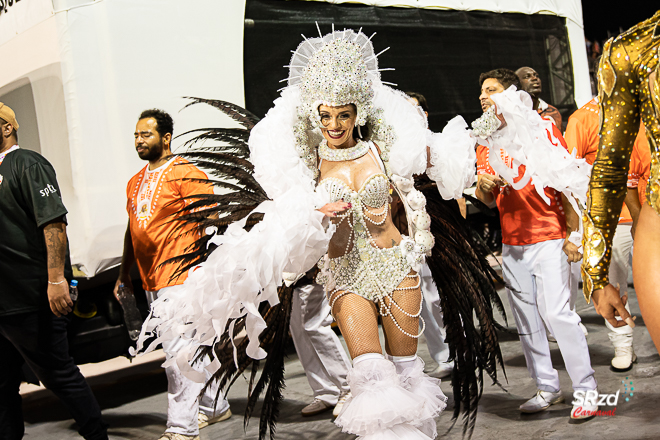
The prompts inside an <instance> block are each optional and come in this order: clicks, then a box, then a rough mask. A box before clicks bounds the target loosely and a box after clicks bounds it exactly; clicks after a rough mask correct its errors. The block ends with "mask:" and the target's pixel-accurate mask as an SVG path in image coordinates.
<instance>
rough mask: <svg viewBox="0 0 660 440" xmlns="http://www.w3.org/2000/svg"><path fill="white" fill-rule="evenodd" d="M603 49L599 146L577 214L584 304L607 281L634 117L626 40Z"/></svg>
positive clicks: (634, 89) (634, 83)
mask: <svg viewBox="0 0 660 440" xmlns="http://www.w3.org/2000/svg"><path fill="white" fill-rule="evenodd" d="M603 49H604V50H603V57H602V58H601V62H600V68H599V70H598V82H599V101H600V103H599V104H600V118H601V129H600V144H599V147H598V156H597V158H596V161H595V162H594V164H593V171H592V174H591V181H590V183H589V197H588V201H587V208H586V211H585V212H584V213H583V215H582V221H583V224H584V236H583V247H584V259H583V261H582V280H583V292H584V296H585V299H586V300H587V302H589V301H590V300H591V294H592V292H593V291H594V290H596V289H602V288H604V287H605V286H606V285H607V284H608V276H607V274H608V271H609V266H610V258H611V254H612V238H613V237H614V231H615V230H616V226H617V224H618V221H619V213H620V212H621V206H622V204H623V200H624V198H625V196H626V191H627V185H626V183H627V176H628V166H629V164H630V154H631V152H632V147H633V143H634V142H635V137H636V136H637V131H638V130H639V118H640V113H639V109H638V104H639V91H638V78H637V76H636V73H635V68H634V62H633V61H632V59H631V57H630V55H629V53H628V51H627V50H626V40H624V39H621V37H619V38H617V39H616V40H614V41H612V40H609V41H608V42H607V43H605V45H604V48H603Z"/></svg>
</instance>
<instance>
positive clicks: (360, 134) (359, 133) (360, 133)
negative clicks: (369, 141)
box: [358, 125, 362, 139]
mask: <svg viewBox="0 0 660 440" xmlns="http://www.w3.org/2000/svg"><path fill="white" fill-rule="evenodd" d="M360 127H362V126H361V125H358V136H360V139H362V132H361V131H360Z"/></svg>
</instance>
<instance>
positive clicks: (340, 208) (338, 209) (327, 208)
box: [319, 200, 352, 218]
mask: <svg viewBox="0 0 660 440" xmlns="http://www.w3.org/2000/svg"><path fill="white" fill-rule="evenodd" d="M351 206H352V205H351V204H350V203H346V202H344V201H343V200H340V201H339V202H334V203H326V204H325V205H323V207H322V208H319V211H321V212H322V213H323V215H325V216H326V217H330V218H332V217H337V214H341V213H342V212H344V211H346V210H347V209H349V208H350V207H351Z"/></svg>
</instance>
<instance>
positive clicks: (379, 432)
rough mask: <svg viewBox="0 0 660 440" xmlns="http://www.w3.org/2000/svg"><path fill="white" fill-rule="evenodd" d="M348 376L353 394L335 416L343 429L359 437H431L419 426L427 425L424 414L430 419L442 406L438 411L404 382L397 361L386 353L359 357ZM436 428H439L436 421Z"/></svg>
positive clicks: (422, 439)
mask: <svg viewBox="0 0 660 440" xmlns="http://www.w3.org/2000/svg"><path fill="white" fill-rule="evenodd" d="M422 374H423V373H422ZM347 380H348V385H349V386H350V388H351V394H352V397H351V399H350V400H349V401H347V402H346V404H345V405H344V408H343V409H342V411H341V413H340V414H339V416H338V417H337V419H336V420H335V424H337V426H340V427H341V428H342V431H344V432H348V433H351V434H356V435H358V436H359V437H358V439H359V440H431V438H432V437H430V436H429V435H427V434H425V433H424V432H423V431H421V430H420V429H418V428H417V426H419V425H424V426H425V427H426V426H427V425H428V423H427V422H426V420H423V419H422V418H421V417H426V418H427V419H428V417H430V414H437V413H439V412H440V411H441V409H440V410H438V411H437V412H436V411H435V410H433V409H431V408H430V407H429V404H428V402H427V401H428V399H427V398H426V396H424V397H423V398H421V399H420V396H419V395H416V394H415V393H414V392H411V391H410V390H408V389H406V387H405V386H402V383H401V381H400V379H399V375H398V374H397V370H396V368H395V366H394V364H393V363H392V362H391V361H389V360H387V359H385V358H384V356H383V355H382V354H379V353H367V354H363V355H361V356H358V357H356V358H355V359H354V360H353V369H352V370H351V371H350V372H349V373H348V376H347ZM412 382H415V381H414V380H413V381H412ZM422 389H423V388H422ZM438 390H439V388H438ZM440 395H442V392H441V391H440ZM442 397H444V395H442ZM442 404H443V405H444V400H443V401H442ZM443 408H444V406H443ZM433 428H434V429H433V431H434V432H435V423H434V426H433Z"/></svg>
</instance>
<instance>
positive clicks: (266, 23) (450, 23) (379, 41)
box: [243, 0, 575, 131]
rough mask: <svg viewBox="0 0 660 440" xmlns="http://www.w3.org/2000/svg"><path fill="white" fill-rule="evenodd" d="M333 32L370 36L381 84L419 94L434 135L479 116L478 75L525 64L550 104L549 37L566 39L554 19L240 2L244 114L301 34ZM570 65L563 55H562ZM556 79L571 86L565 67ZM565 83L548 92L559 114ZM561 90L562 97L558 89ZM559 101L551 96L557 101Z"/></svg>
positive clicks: (260, 103)
mask: <svg viewBox="0 0 660 440" xmlns="http://www.w3.org/2000/svg"><path fill="white" fill-rule="evenodd" d="M315 22H318V24H319V26H320V28H321V32H322V33H323V34H326V33H329V32H330V31H331V25H332V24H333V23H334V25H335V29H338V30H342V29H344V28H352V29H356V30H357V29H359V28H362V30H363V32H365V33H366V34H367V35H370V34H371V33H373V32H377V35H376V36H375V37H374V38H373V39H372V42H373V44H374V48H375V49H376V52H377V53H378V52H380V51H381V50H383V49H385V48H387V47H389V48H390V49H389V50H388V51H387V52H385V53H383V54H382V55H381V56H380V57H379V64H380V67H381V68H384V67H393V68H395V69H396V70H394V71H385V72H382V75H381V76H382V79H383V80H384V81H388V82H392V83H396V84H397V86H396V88H398V89H400V90H403V91H414V92H418V93H421V94H423V95H424V96H425V97H426V98H427V101H428V104H429V108H430V114H429V123H430V126H431V129H432V130H434V131H438V130H441V129H442V127H443V126H444V124H445V123H446V122H447V121H448V120H449V119H451V118H452V117H454V116H455V115H457V114H460V115H462V116H464V117H465V119H466V120H467V121H468V122H471V121H472V120H474V119H476V118H477V117H478V116H479V115H480V114H481V108H480V106H479V100H478V98H479V89H480V87H479V81H478V79H479V74H480V73H482V72H486V71H488V70H491V69H494V68H498V67H506V68H509V69H513V70H515V69H517V68H519V67H522V66H530V67H533V68H534V69H535V70H536V71H537V72H538V73H539V75H540V77H541V80H542V82H543V96H542V97H543V98H544V99H545V100H546V101H548V102H550V103H551V104H559V103H554V102H552V100H551V99H550V96H551V94H550V92H551V89H552V88H553V87H554V86H555V84H554V83H553V82H552V81H557V79H556V78H554V77H555V76H556V75H551V69H552V67H551V66H550V63H551V62H550V61H549V60H550V58H551V57H550V55H551V54H550V53H549V51H550V49H549V48H548V47H549V46H550V45H549V44H548V40H549V39H553V40H554V41H556V40H557V39H558V40H561V41H563V42H566V43H567V41H568V36H567V34H566V27H565V21H564V19H563V18H561V17H557V16H555V15H540V14H539V15H524V14H499V13H493V12H483V11H471V12H463V11H449V10H431V9H415V8H381V7H374V6H365V5H355V4H341V5H334V4H329V3H324V2H315V1H281V0H247V3H246V11H245V38H244V45H245V46H244V68H243V70H244V75H245V99H246V105H247V108H248V109H249V110H251V111H252V112H254V113H255V114H257V115H258V116H263V115H265V114H266V112H267V111H268V109H269V108H270V107H271V106H272V103H273V100H274V99H275V98H277V96H278V92H277V90H278V89H280V88H281V87H283V86H284V85H285V83H281V82H280V80H281V79H284V78H286V77H287V75H288V70H287V69H286V68H284V67H283V66H285V65H287V64H289V61H290V59H291V50H294V49H295V48H296V47H297V46H298V44H300V42H301V41H302V36H301V34H304V35H305V36H307V37H315V36H318V32H317V30H316V25H315ZM567 56H568V57H569V61H570V54H567ZM566 65H567V66H565V67H564V69H569V71H568V72H567V71H564V72H563V74H564V77H568V78H570V80H571V81H572V71H570V62H568V63H566ZM572 89H573V87H572V83H570V84H568V87H566V84H562V87H556V88H555V95H556V94H557V91H558V90H559V91H560V92H561V93H564V95H565V96H563V97H561V98H560V99H561V100H562V101H563V104H561V105H558V107H559V109H560V111H562V113H565V117H566V116H567V115H566V113H567V112H570V111H572V110H573V109H574V108H575V103H574V101H573V99H572V97H570V96H568V95H567V94H570V93H572ZM562 90H563V92H562ZM558 100H559V99H558Z"/></svg>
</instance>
